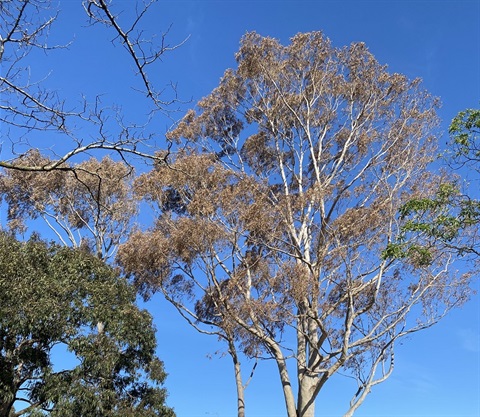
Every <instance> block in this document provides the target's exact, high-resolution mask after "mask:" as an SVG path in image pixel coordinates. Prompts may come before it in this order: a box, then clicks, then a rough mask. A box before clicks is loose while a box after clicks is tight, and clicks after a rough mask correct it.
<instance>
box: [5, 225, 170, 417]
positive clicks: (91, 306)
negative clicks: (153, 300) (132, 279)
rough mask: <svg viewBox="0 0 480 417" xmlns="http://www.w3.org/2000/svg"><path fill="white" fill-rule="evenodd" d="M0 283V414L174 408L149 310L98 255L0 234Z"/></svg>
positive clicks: (164, 412) (144, 412)
mask: <svg viewBox="0 0 480 417" xmlns="http://www.w3.org/2000/svg"><path fill="white" fill-rule="evenodd" d="M0 289H1V290H0V416H1V417H17V416H39V415H50V416H62V417H68V416H72V417H73V416H75V417H77V416H89V417H90V416H92V417H93V416H98V417H100V416H102V417H104V416H112V417H113V416H122V417H123V416H138V417H140V416H142V417H144V416H145V417H147V416H148V417H150V416H152V417H153V416H173V415H174V412H173V410H172V409H171V408H169V407H167V406H166V405H165V398H166V391H165V389H164V388H163V387H162V384H163V382H164V380H165V377H166V374H165V372H164V370H163V364H162V362H161V361H160V360H159V359H158V358H157V357H156V356H155V353H154V352H155V346H156V342H155V332H154V328H153V325H152V318H151V316H150V315H149V313H148V312H146V311H145V310H140V309H139V308H138V307H137V306H136V305H135V293H134V291H133V290H132V288H131V287H130V285H129V284H128V283H127V282H126V281H125V280H124V279H123V278H121V277H120V276H119V275H118V273H117V272H116V271H115V270H114V269H113V268H111V267H109V266H108V265H106V264H105V263H104V262H102V261H101V260H100V259H98V257H96V256H94V255H93V254H91V253H89V252H88V251H86V250H83V249H71V248H66V247H61V246H58V245H55V244H47V243H46V242H44V241H42V240H40V239H39V238H38V237H35V236H34V237H32V238H31V239H30V240H28V241H27V242H19V241H17V240H16V239H15V238H14V237H12V236H11V235H8V234H6V233H1V234H0ZM58 346H63V347H64V348H65V349H68V351H69V352H71V353H72V358H71V360H67V361H61V362H65V363H55V360H54V359H55V355H53V351H54V349H55V348H56V347H58ZM72 362H73V365H72V366H67V364H68V363H72ZM14 405H15V408H14Z"/></svg>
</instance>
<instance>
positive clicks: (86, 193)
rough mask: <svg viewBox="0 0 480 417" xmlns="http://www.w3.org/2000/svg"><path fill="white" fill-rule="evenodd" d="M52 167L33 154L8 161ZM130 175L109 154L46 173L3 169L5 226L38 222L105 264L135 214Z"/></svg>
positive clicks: (23, 227)
mask: <svg viewBox="0 0 480 417" xmlns="http://www.w3.org/2000/svg"><path fill="white" fill-rule="evenodd" d="M51 163H52V160H51V159H48V158H46V157H45V156H42V155H41V154H40V153H39V152H38V151H36V150H31V151H29V152H27V154H25V155H23V156H22V157H20V158H17V159H16V160H14V161H13V162H12V164H13V165H14V166H47V165H49V164H51ZM133 175H134V171H133V168H132V167H130V166H129V165H128V164H126V163H125V162H123V161H114V160H112V159H111V158H110V157H108V156H107V157H104V158H103V159H102V160H97V159H95V158H90V159H88V160H85V161H83V162H80V163H77V164H69V163H67V162H66V163H63V164H61V165H59V166H58V167H57V169H55V170H52V171H48V172H39V171H31V170H16V169H9V170H5V172H4V173H3V174H2V175H0V192H1V194H2V196H3V200H4V201H5V203H6V205H7V208H8V226H9V228H10V229H11V230H12V231H14V232H23V231H26V229H27V225H29V220H35V219H41V220H42V221H43V222H44V226H48V227H49V228H50V229H51V231H53V233H54V236H55V237H56V238H57V240H58V241H59V242H61V243H62V244H63V245H65V246H72V247H81V246H83V247H84V248H88V249H89V250H90V251H91V252H93V253H95V254H96V255H97V256H98V257H99V258H101V259H104V260H109V259H111V257H112V256H113V255H114V253H115V251H116V249H117V247H118V245H119V243H120V242H121V241H122V239H124V238H125V236H126V235H127V234H128V231H129V230H130V228H131V227H132V223H133V220H134V218H135V215H136V213H137V202H136V201H135V198H134V196H133V193H132V181H133ZM37 227H38V224H37Z"/></svg>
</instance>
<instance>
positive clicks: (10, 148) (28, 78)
mask: <svg viewBox="0 0 480 417" xmlns="http://www.w3.org/2000/svg"><path fill="white" fill-rule="evenodd" d="M154 3H156V0H151V1H149V2H141V1H132V2H129V3H128V4H127V3H122V7H124V8H128V9H134V10H133V11H130V10H128V11H129V13H127V16H132V17H131V21H130V22H129V21H128V20H127V18H126V17H124V16H122V19H120V17H119V16H120V14H121V12H122V11H125V10H121V9H118V5H116V4H115V3H114V2H112V1H106V0H85V1H83V2H80V0H79V5H81V4H83V9H84V10H85V12H86V16H85V17H86V24H89V23H90V24H91V28H90V30H92V31H93V30H95V28H96V27H97V26H98V25H103V26H105V27H106V28H107V31H108V33H110V38H109V37H105V39H100V40H99V42H105V43H106V44H107V45H108V44H110V43H112V44H113V47H115V46H117V45H120V46H121V47H122V48H123V49H124V50H125V52H126V54H127V55H128V56H129V57H130V59H131V61H132V62H133V64H134V67H135V69H136V74H135V76H136V77H138V78H139V79H140V80H141V83H140V84H141V85H142V86H143V88H141V91H140V93H141V94H142V95H143V96H144V97H145V100H146V108H147V107H148V106H147V104H148V103H150V107H152V106H153V110H159V111H163V112H167V111H168V110H169V106H170V105H171V104H172V102H173V101H175V100H176V97H175V91H173V90H172V93H171V94H169V95H168V97H170V98H168V99H167V93H166V92H165V89H164V88H163V87H162V89H161V90H160V91H157V90H156V88H155V87H154V85H153V83H152V82H151V80H150V79H149V76H148V69H149V67H151V66H153V65H154V64H155V63H158V62H159V61H160V59H161V58H162V57H163V56H164V55H165V53H167V52H169V51H172V50H173V49H175V48H176V47H178V46H179V45H174V46H170V45H169V44H168V43H167V41H166V35H167V32H168V30H167V31H166V32H165V33H163V34H162V35H161V36H160V37H159V41H158V42H155V39H156V37H154V36H153V34H152V37H151V38H149V37H148V36H147V35H146V34H145V32H144V31H143V28H142V26H141V25H142V22H143V21H142V18H143V17H144V16H145V15H146V14H147V13H148V11H149V9H150V8H151V7H153V5H154ZM56 6H57V3H55V2H52V1H50V0H3V1H1V2H0V63H1V65H2V74H0V97H1V101H0V123H2V125H3V126H2V147H3V149H2V151H3V152H2V153H3V157H2V158H1V159H0V167H3V168H7V169H23V170H37V171H51V170H55V169H58V168H60V167H61V166H62V164H64V163H65V162H67V161H69V160H70V159H72V158H73V157H74V156H76V155H78V154H83V153H85V152H88V151H92V150H95V149H103V150H106V151H108V152H110V153H112V152H113V153H118V154H121V155H127V154H134V155H138V156H141V157H142V158H145V157H147V158H152V155H151V154H152V153H153V152H152V153H150V152H148V151H145V148H142V145H144V143H145V142H146V141H147V140H148V139H150V136H149V135H147V136H146V137H145V133H144V129H143V124H144V123H143V122H142V123H129V124H124V123H123V122H122V121H123V120H124V117H123V115H122V114H121V112H120V111H116V110H109V108H110V109H112V108H113V106H104V105H102V103H101V100H100V97H95V98H91V99H87V98H84V99H83V100H82V102H81V104H80V105H79V106H77V107H75V106H73V105H72V103H71V100H69V99H71V97H62V96H61V95H60V94H59V93H58V92H57V91H54V90H51V89H49V87H47V85H46V83H45V81H46V78H41V77H40V79H34V78H33V77H34V76H33V75H32V71H31V70H32V67H33V68H34V67H35V58H34V57H35V56H37V55H36V54H39V53H47V54H52V53H55V52H58V50H59V49H63V48H68V47H69V43H68V42H67V44H65V45H57V44H51V43H50V42H49V34H50V31H51V28H52V27H53V26H54V25H55V24H56V23H57V21H58V20H59V19H61V18H62V17H61V15H60V14H59V12H58V11H57V10H56ZM80 10H81V8H80ZM120 20H121V22H122V23H120ZM92 47H94V46H93V45H92ZM113 70H114V69H112V71H113ZM33 73H35V72H33ZM105 76H106V77H107V76H112V74H105ZM47 78H48V74H47ZM119 87H122V86H119ZM79 88H80V86H79ZM81 93H82V91H79V94H81ZM161 93H163V94H164V95H165V98H164V97H163V95H162V94H161ZM146 113H147V111H146ZM109 118H110V119H113V120H116V121H117V122H118V124H117V126H116V129H115V130H112V129H109V128H108V127H109V122H108V120H109ZM85 131H90V132H91V133H90V134H89V135H86V134H85ZM42 132H43V134H44V135H43V136H42V137H45V136H46V135H48V140H47V141H46V142H44V143H42V145H41V146H38V145H36V144H33V143H32V142H31V140H30V136H32V135H33V134H35V136H41V134H42ZM52 138H53V139H52ZM52 141H53V142H56V143H60V142H61V143H62V146H63V147H62V149H65V148H66V149H67V150H66V151H64V152H62V153H55V154H54V153H53V151H52ZM67 144H68V145H67ZM40 147H41V148H42V150H44V151H45V152H47V150H48V152H49V158H48V164H46V165H38V166H26V165H20V164H19V163H18V162H19V159H17V157H18V156H21V155H22V154H24V153H25V152H26V151H28V150H30V149H35V148H40ZM12 159H16V163H12ZM62 169H65V166H64V165H63V166H62Z"/></svg>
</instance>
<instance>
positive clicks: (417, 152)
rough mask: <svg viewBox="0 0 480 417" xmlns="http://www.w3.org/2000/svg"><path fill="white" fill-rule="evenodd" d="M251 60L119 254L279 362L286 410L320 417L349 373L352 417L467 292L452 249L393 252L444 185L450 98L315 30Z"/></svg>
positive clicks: (190, 309)
mask: <svg viewBox="0 0 480 417" xmlns="http://www.w3.org/2000/svg"><path fill="white" fill-rule="evenodd" d="M236 59H237V64H238V66H237V68H236V69H229V70H227V71H226V72H225V74H224V76H223V78H222V80H221V82H220V85H219V86H218V87H217V88H216V89H215V90H213V91H212V93H211V94H210V95H208V96H207V97H205V98H204V99H202V100H201V101H200V102H199V103H198V109H197V110H191V111H189V112H188V113H187V114H186V116H185V117H184V118H183V119H182V121H181V122H180V123H179V124H178V127H176V129H175V130H173V131H172V132H171V133H170V139H171V140H177V141H178V143H179V145H180V144H183V146H182V147H181V149H180V150H179V151H178V152H177V153H176V154H175V155H173V154H172V155H170V157H169V159H168V161H167V163H158V164H157V165H156V167H155V169H154V170H153V171H152V172H150V173H147V174H144V175H142V176H140V177H139V179H138V181H137V186H136V187H137V190H138V192H139V193H140V195H142V196H143V197H144V198H145V199H147V200H148V201H150V202H151V203H152V204H153V205H154V206H156V207H157V210H158V218H157V221H156V223H155V225H154V227H152V228H151V229H150V230H148V231H137V232H135V233H134V234H133V235H132V236H131V238H130V240H129V242H128V243H127V244H125V245H124V246H122V248H121V250H120V252H119V255H120V256H119V260H120V263H121V264H122V266H123V268H124V269H125V271H126V272H127V273H129V274H130V275H131V276H132V278H133V280H134V282H135V283H136V284H137V285H138V287H139V288H140V289H141V290H143V291H144V293H145V294H146V295H148V294H149V293H150V292H151V291H161V292H163V294H165V296H166V298H167V299H168V300H169V301H171V302H172V303H173V304H174V305H175V306H176V307H177V309H178V310H179V311H180V312H181V313H182V314H183V315H184V317H186V318H187V319H189V320H190V322H191V323H193V324H195V325H196V326H198V327H201V326H202V323H206V324H208V326H209V327H206V328H205V327H204V328H203V329H205V330H208V329H209V328H210V326H215V328H217V329H218V331H219V332H220V333H221V334H222V335H224V336H225V337H226V338H227V340H229V342H231V343H234V344H235V346H236V347H237V349H239V350H241V351H243V353H245V354H246V355H247V356H250V357H260V356H263V357H264V356H265V355H267V356H270V357H271V358H273V360H274V361H275V362H276V364H277V368H278V375H279V377H280V380H281V386H282V389H283V395H284V398H285V405H286V409H287V415H288V416H289V417H307V416H308V417H313V415H314V412H315V402H316V399H317V396H318V394H319V393H320V391H321V390H322V388H323V387H324V386H325V384H326V383H327V381H328V380H329V379H330V378H331V377H332V375H334V374H337V373H338V372H339V371H342V372H344V373H347V374H348V375H350V376H353V377H354V378H355V379H356V381H357V384H358V386H357V388H356V389H355V390H354V391H353V392H352V397H351V401H350V403H349V404H348V405H347V406H346V412H345V416H351V415H353V413H354V411H355V410H356V409H357V408H358V407H359V406H360V404H361V403H362V402H363V401H364V400H365V398H366V396H367V394H368V393H369V392H370V391H371V389H372V387H373V386H375V385H376V384H378V383H380V382H382V381H384V380H385V379H387V378H388V376H389V375H390V374H391V373H392V371H393V367H394V348H395V345H396V343H397V341H398V340H399V339H400V338H402V337H404V336H406V335H408V334H411V333H414V332H416V331H419V330H423V329H425V328H427V327H430V326H431V325H433V324H434V323H436V322H437V321H438V320H439V319H440V318H441V317H443V316H444V315H445V313H446V312H447V311H448V310H450V309H451V308H452V307H454V306H457V305H459V304H461V303H462V302H464V301H465V300H466V299H467V298H468V295H469V292H470V289H469V285H468V284H469V281H468V279H469V277H468V275H461V276H457V275H455V274H454V273H451V272H449V268H448V267H449V265H450V264H451V262H452V261H453V257H452V254H451V253H449V252H448V251H442V250H436V248H435V247H432V248H430V247H428V248H427V247H425V246H423V245H421V244H420V243H419V244H418V245H414V244H412V245H411V246H410V248H409V250H408V251H407V253H406V254H405V256H403V257H401V258H400V257H396V256H395V253H393V252H394V249H395V247H392V246H389V243H391V242H395V241H396V239H397V237H398V236H399V235H400V234H401V233H402V231H401V229H402V226H403V221H404V219H402V218H401V217H399V215H398V210H399V208H400V207H402V205H403V204H404V203H405V202H406V201H407V198H410V197H418V198H421V197H430V196H432V193H433V191H432V190H434V189H436V185H437V184H438V183H439V182H441V178H438V177H436V176H434V175H433V174H430V173H429V172H428V171H427V166H428V164H429V162H431V159H432V155H433V154H434V152H432V151H433V150H434V149H435V146H436V139H435V136H434V131H435V127H436V125H437V117H436V112H435V108H436V105H437V100H436V99H435V98H433V97H431V96H430V95H429V94H428V93H427V92H426V91H424V90H423V89H422V87H421V85H420V82H419V81H418V80H413V81H410V80H408V79H407V78H406V77H405V76H403V75H401V74H396V73H393V74H392V73H389V72H388V70H387V68H386V67H385V66H382V65H380V64H379V63H378V62H377V61H376V60H375V59H374V57H373V56H372V54H371V53H370V52H369V51H368V50H367V48H366V47H365V45H364V44H362V43H356V44H352V45H350V46H349V47H345V48H341V49H338V48H335V47H333V46H332V45H331V44H330V42H329V40H328V39H326V38H325V37H324V36H323V35H322V34H321V33H318V32H313V33H306V34H299V35H297V36H295V37H294V38H292V40H291V44H290V45H288V46H282V45H281V44H280V43H279V42H278V41H277V40H275V39H272V38H264V37H261V36H260V35H258V34H256V33H249V34H247V35H246V36H245V37H244V38H243V39H242V41H241V46H240V50H239V52H238V53H237V55H236ZM289 360H293V361H294V363H295V366H294V367H288V366H287V363H288V361H289ZM292 369H294V371H295V376H294V375H292ZM294 379H296V381H295V382H296V384H295V382H294ZM295 385H296V386H297V389H298V391H297V393H296V394H295V393H294V386H295Z"/></svg>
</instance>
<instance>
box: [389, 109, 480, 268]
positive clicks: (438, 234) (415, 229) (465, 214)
mask: <svg viewBox="0 0 480 417" xmlns="http://www.w3.org/2000/svg"><path fill="white" fill-rule="evenodd" d="M449 133H450V136H451V142H450V149H449V151H448V152H446V154H445V157H446V159H447V162H448V163H449V164H450V165H451V166H452V167H453V168H457V169H459V171H458V172H459V173H461V169H462V168H463V167H466V168H467V169H468V170H469V173H472V172H475V171H476V172H480V143H479V141H480V110H476V109H467V110H465V111H461V112H460V113H458V115H457V116H455V118H454V119H453V120H452V123H451V124H450V129H449ZM474 180H478V178H476V179H474ZM400 215H401V217H402V218H403V219H404V220H406V222H405V224H404V225H403V227H402V234H401V236H400V237H399V239H398V241H396V242H392V243H391V244H390V245H389V246H388V248H387V250H386V251H385V256H394V257H395V256H396V257H404V256H407V254H408V253H409V252H411V251H417V252H419V251H420V252H422V253H423V254H424V255H425V256H426V259H430V258H431V254H432V253H433V252H434V251H435V250H436V249H438V248H442V249H446V250H448V251H450V252H451V253H453V254H455V255H460V256H461V257H463V258H464V259H467V260H473V261H474V262H476V263H478V261H479V255H480V236H479V224H480V201H479V200H478V199H477V198H475V197H474V196H470V195H468V194H467V193H465V192H463V190H462V186H461V185H460V184H459V182H458V181H452V180H451V176H450V178H449V179H444V181H442V182H441V183H440V184H439V185H438V188H437V191H436V193H435V195H434V196H432V197H428V198H413V199H411V200H409V201H408V202H407V203H406V204H405V205H403V206H402V207H401V208H400Z"/></svg>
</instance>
